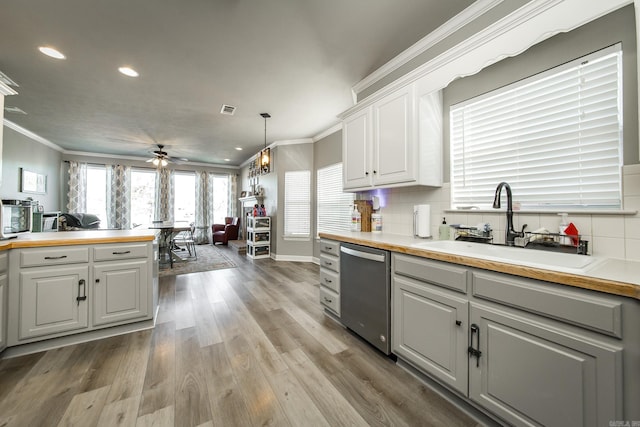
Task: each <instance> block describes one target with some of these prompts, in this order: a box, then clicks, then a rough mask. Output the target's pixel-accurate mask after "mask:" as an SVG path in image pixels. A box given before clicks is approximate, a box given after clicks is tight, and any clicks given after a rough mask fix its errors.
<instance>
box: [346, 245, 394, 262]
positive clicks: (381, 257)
mask: <svg viewBox="0 0 640 427" xmlns="http://www.w3.org/2000/svg"><path fill="white" fill-rule="evenodd" d="M340 252H344V253H345V254H347V255H351V256H355V257H358V258H364V259H368V260H371V261H377V262H385V260H386V257H385V256H384V255H383V254H372V253H369V252H362V251H357V250H355V249H350V248H345V247H344V246H340Z"/></svg>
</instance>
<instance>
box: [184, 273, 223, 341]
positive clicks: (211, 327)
mask: <svg viewBox="0 0 640 427" xmlns="http://www.w3.org/2000/svg"><path fill="white" fill-rule="evenodd" d="M194 279H195V280H194V281H192V286H191V289H192V298H193V299H192V304H193V310H194V320H195V327H196V330H197V331H198V341H199V342H200V347H206V346H209V345H212V344H217V343H221V342H222V336H221V335H220V330H219V328H218V324H217V323H216V320H215V317H214V315H213V311H212V310H211V303H210V301H209V298H208V296H207V293H206V291H205V289H204V288H205V287H213V286H209V282H208V280H207V279H206V277H205V276H203V275H199V276H196V278H194Z"/></svg>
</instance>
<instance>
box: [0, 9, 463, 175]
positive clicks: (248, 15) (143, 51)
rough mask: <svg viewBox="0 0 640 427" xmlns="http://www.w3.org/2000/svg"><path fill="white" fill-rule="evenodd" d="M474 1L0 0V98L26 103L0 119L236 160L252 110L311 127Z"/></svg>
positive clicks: (51, 134)
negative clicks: (1, 81) (3, 88)
mask: <svg viewBox="0 0 640 427" xmlns="http://www.w3.org/2000/svg"><path fill="white" fill-rule="evenodd" d="M471 3H473V1H472V0H447V1H442V0H269V1H264V0H262V1H261V0H253V1H252V0H186V1H185V0H160V1H159V0H109V1H96V0H94V1H86V0H56V1H51V0H29V1H24V0H2V3H1V4H0V20H1V24H0V71H2V72H3V73H4V74H6V75H7V76H8V77H9V78H11V79H12V80H13V81H15V82H16V83H17V84H18V85H19V87H15V88H14V89H15V90H16V91H17V92H18V95H13V96H8V97H6V99H5V107H18V108H20V109H21V110H23V111H24V112H26V114H18V113H11V112H5V119H7V120H9V121H11V122H13V123H15V124H17V125H19V126H21V127H23V128H25V129H27V130H28V131H30V132H33V133H35V134H36V135H38V136H40V137H42V138H45V139H46V140H48V141H50V142H52V143H54V144H56V145H57V146H59V147H61V148H62V149H64V150H65V151H79V152H87V153H102V154H109V155H123V156H134V157H141V158H147V157H149V154H150V152H151V151H153V150H154V149H157V147H156V144H163V145H165V151H167V152H168V153H169V155H170V156H172V157H174V158H184V159H188V160H189V161H191V162H200V163H209V164H217V165H235V166H237V165H240V164H241V163H242V162H243V161H245V160H247V159H248V158H250V157H252V156H253V155H254V154H255V153H256V152H257V151H258V150H259V149H260V148H262V146H263V145H264V138H265V122H264V119H263V118H262V117H260V113H262V112H268V113H270V114H271V118H270V119H267V136H266V138H267V143H271V142H272V141H281V140H292V139H300V138H311V137H313V136H316V135H318V134H319V133H321V132H323V131H325V130H327V129H329V128H330V127H331V126H333V125H335V124H337V123H338V119H337V117H336V115H337V114H339V113H341V112H342V111H344V110H346V109H347V108H349V107H351V106H352V105H353V96H352V93H351V88H352V87H353V85H354V84H355V83H357V82H358V81H360V80H361V79H363V78H364V77H366V76H367V75H368V74H370V73H371V72H373V71H375V70H376V69H377V68H379V67H380V66H382V65H384V64H385V63H386V62H388V61H389V60H391V59H392V58H394V57H395V56H396V55H398V54H399V53H401V52H402V51H403V50H405V49H406V48H408V47H409V46H411V45H412V44H413V43H415V42H417V41H418V40H420V39H421V38H422V37H424V36H426V35H427V34H429V33H430V32H431V31H433V30H435V29H436V28H438V27H439V26H440V25H442V24H443V23H444V22H446V21H447V20H449V19H450V18H451V17H453V16H455V15H456V14H458V13H459V12H460V11H462V10H463V9H464V8H466V7H467V6H469V5H470V4H471ZM42 45H50V46H53V47H55V48H56V49H58V50H60V51H61V52H63V53H64V54H65V55H66V59H65V60H55V59H52V58H49V57H47V56H44V55H43V54H41V53H40V52H39V51H38V49H37V48H38V47H39V46H42ZM123 65H128V66H130V67H132V68H134V69H136V70H137V71H138V72H139V73H140V76H139V77H137V78H132V77H126V76H124V75H122V74H120V73H119V72H118V71H117V70H118V67H120V66H123ZM223 104H228V105H232V106H235V107H236V112H235V114H234V115H232V116H230V115H222V114H220V110H221V108H222V105H223ZM236 147H240V148H242V149H243V150H242V151H238V150H236ZM225 159H228V160H225Z"/></svg>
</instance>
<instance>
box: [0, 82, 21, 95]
mask: <svg viewBox="0 0 640 427" xmlns="http://www.w3.org/2000/svg"><path fill="white" fill-rule="evenodd" d="M17 94H18V92H16V91H15V90H13V89H12V88H10V87H9V86H8V85H7V84H5V83H4V82H0V95H4V96H8V95H17Z"/></svg>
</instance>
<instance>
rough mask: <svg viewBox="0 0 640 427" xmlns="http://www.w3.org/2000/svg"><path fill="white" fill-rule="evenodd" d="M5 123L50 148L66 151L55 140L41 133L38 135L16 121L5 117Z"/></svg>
mask: <svg viewBox="0 0 640 427" xmlns="http://www.w3.org/2000/svg"><path fill="white" fill-rule="evenodd" d="M4 125H5V126H6V127H8V128H9V129H13V130H15V131H16V132H18V133H21V134H22V135H24V136H26V137H27V138H29V139H32V140H34V141H35V142H39V143H40V144H42V145H45V146H47V147H49V148H52V149H54V150H56V151H60V152H61V153H62V152H64V149H63V148H62V147H60V146H59V145H57V144H54V143H53V142H51V141H49V140H48V139H46V138H43V137H41V136H40V135H38V134H36V133H33V132H31V131H30V130H28V129H25V128H23V127H22V126H20V125H18V124H16V123H14V122H12V121H9V120H7V119H4Z"/></svg>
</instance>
